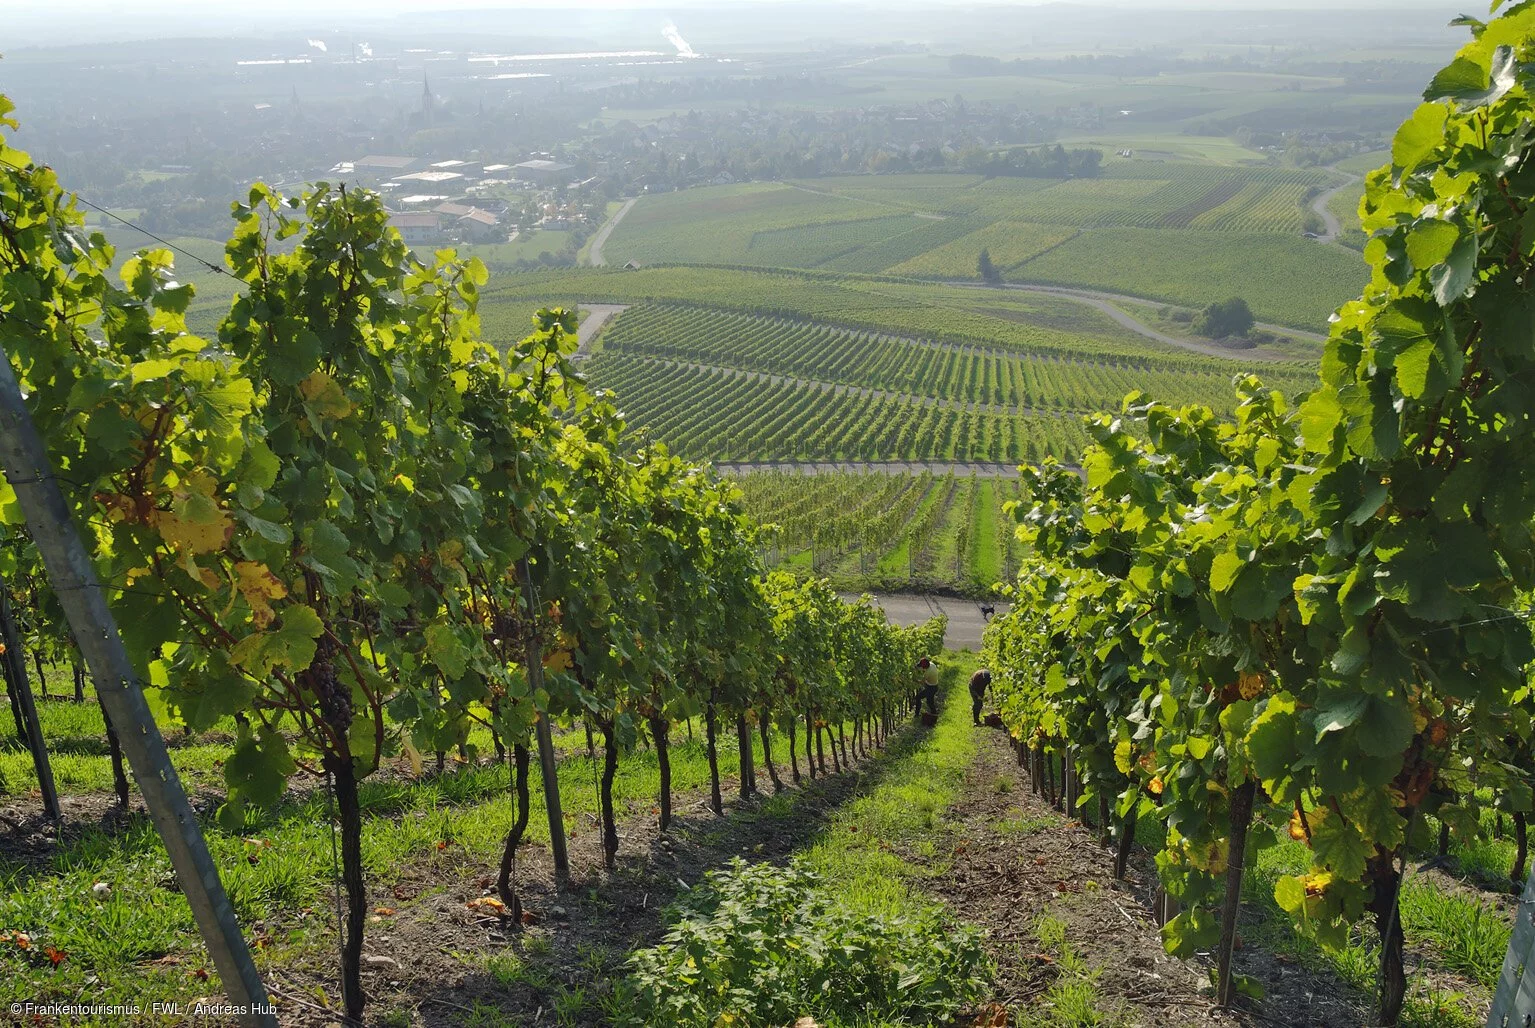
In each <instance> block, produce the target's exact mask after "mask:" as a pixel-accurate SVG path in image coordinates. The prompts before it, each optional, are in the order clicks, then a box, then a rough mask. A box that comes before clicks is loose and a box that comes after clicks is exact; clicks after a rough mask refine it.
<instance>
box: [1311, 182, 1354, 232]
mask: <svg viewBox="0 0 1535 1028" xmlns="http://www.w3.org/2000/svg"><path fill="white" fill-rule="evenodd" d="M1334 170H1337V169H1334ZM1343 174H1347V172H1344V173H1343ZM1358 181H1359V176H1358V175H1349V176H1348V178H1346V179H1344V180H1343V181H1342V182H1340V183H1338V184H1337V185H1335V186H1333V187H1332V188H1331V189H1329V190H1327V191H1326V192H1324V193H1320V194H1318V196H1317V198H1316V199H1315V200H1313V201H1312V202H1311V209H1312V210H1314V211H1316V212H1317V213H1318V214H1320V215H1321V216H1322V224H1324V225H1326V226H1327V231H1326V232H1324V233H1323V234H1322V235H1321V236H1319V237H1318V238H1317V242H1319V243H1333V242H1336V241H1337V239H1338V234H1339V233H1340V232H1342V231H1343V226H1342V225H1340V224H1339V223H1338V217H1337V215H1335V214H1333V212H1332V211H1330V210H1328V209H1327V202H1328V201H1329V200H1331V199H1332V198H1333V197H1335V196H1337V195H1338V194H1339V193H1341V192H1343V191H1344V190H1345V189H1347V188H1348V187H1349V186H1351V185H1353V184H1354V183H1355V182H1358Z"/></svg>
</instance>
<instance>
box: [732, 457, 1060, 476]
mask: <svg viewBox="0 0 1535 1028" xmlns="http://www.w3.org/2000/svg"><path fill="white" fill-rule="evenodd" d="M713 463H714V466H715V467H716V468H718V469H719V471H720V472H721V473H722V474H726V475H729V474H732V473H735V472H746V471H788V472H792V473H794V474H798V475H834V474H837V473H838V472H842V471H856V472H862V473H867V474H877V475H920V474H921V473H922V472H924V471H930V472H932V473H933V474H935V475H947V474H948V473H949V472H951V471H952V472H953V473H954V474H956V475H974V476H976V477H977V478H1017V477H1018V465H1016V464H992V463H986V462H984V461H944V460H887V461H856V460H828V461H792V460H728V461H719V460H717V461H714V462H713ZM1068 466H1070V465H1068Z"/></svg>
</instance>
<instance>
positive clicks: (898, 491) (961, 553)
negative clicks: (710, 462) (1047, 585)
mask: <svg viewBox="0 0 1535 1028" xmlns="http://www.w3.org/2000/svg"><path fill="white" fill-rule="evenodd" d="M735 481H736V484H737V485H738V486H740V488H741V490H742V492H743V494H744V496H745V504H746V509H747V511H748V512H749V513H750V514H751V515H752V516H753V517H754V518H756V519H757V520H758V521H759V522H762V523H764V524H770V525H773V526H775V530H774V531H773V532H771V533H770V534H769V535H768V537H767V539H766V540H765V542H764V546H763V549H764V555H765V556H766V558H767V559H768V561H769V563H770V564H773V565H774V566H777V567H782V568H784V569H785V570H790V571H795V572H797V573H803V574H812V573H813V574H816V575H821V576H825V577H828V578H830V579H831V580H832V581H833V582H834V583H835V584H836V585H837V586H838V587H839V588H841V589H844V590H848V591H861V590H865V589H869V590H901V589H922V590H930V589H942V590H953V591H955V592H960V593H964V594H966V595H976V596H980V595H987V594H989V593H990V592H991V591H992V588H993V586H995V584H996V583H998V582H1001V581H1005V580H1007V579H1010V578H1011V577H1013V576H1014V575H1015V574H1016V573H1017V569H1018V564H1019V558H1020V556H1021V554H1020V551H1019V543H1018V541H1017V539H1016V537H1015V535H1014V532H1013V530H1012V528H1013V525H1014V522H1013V521H1012V519H1011V518H1010V517H1008V516H1007V515H1006V513H1005V512H1004V511H1003V506H1002V505H1003V504H1004V503H1006V502H1007V501H1009V500H1015V499H1018V498H1019V491H1018V490H1019V487H1018V483H1017V482H1016V481H1013V480H1009V479H994V478H970V477H965V476H954V475H944V476H938V475H932V474H926V473H924V474H920V475H885V474H866V473H851V472H849V473H836V474H822V475H816V476H814V477H809V476H805V475H800V474H796V473H793V472H784V471H759V472H752V473H749V474H742V475H737V476H736V477H735Z"/></svg>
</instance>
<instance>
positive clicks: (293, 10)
mask: <svg viewBox="0 0 1535 1028" xmlns="http://www.w3.org/2000/svg"><path fill="white" fill-rule="evenodd" d="M758 2H760V0H672V2H666V0H663V2H659V3H658V2H657V0H532V2H522V3H517V2H508V0H438V2H433V0H324V2H323V3H319V4H317V3H314V2H313V0H262V3H261V4H260V8H259V10H260V12H261V18H262V20H268V19H269V18H270V16H271V15H273V14H303V15H307V16H310V17H315V16H317V15H318V16H320V17H326V16H332V15H352V16H355V15H365V16H366V15H380V14H385V15H387V14H398V13H401V12H405V11H431V10H438V11H448V10H454V9H460V10H461V9H465V8H475V9H487V8H492V9H494V8H499V9H506V10H515V9H517V8H542V9H548V8H551V7H582V8H597V9H601V8H621V9H622V8H628V9H633V8H639V9H649V10H669V9H687V8H690V7H709V8H712V9H714V10H719V9H721V8H726V7H730V6H732V5H734V4H746V3H753V4H755V3H758ZM779 2H791V3H792V2H799V3H808V2H813V0H779ZM888 2H889V0H880V2H879V3H877V4H876V5H882V4H883V3H888ZM985 2H986V0H979V2H977V0H897V3H899V5H900V6H903V7H919V6H940V5H945V4H954V3H963V4H965V5H966V6H981V5H982V4H984V3H985ZM990 2H991V3H994V4H997V5H998V6H1006V7H1023V6H1036V5H1038V4H1042V3H1055V2H1060V0H990ZM1073 2H1074V3H1079V4H1086V5H1089V6H1094V7H1129V8H1136V9H1139V10H1157V9H1159V8H1169V7H1179V8H1207V9H1211V10H1231V9H1233V8H1247V9H1259V10H1262V9H1275V8H1278V9H1295V8H1300V7H1308V8H1316V7H1325V8H1334V9H1336V8H1356V9H1357V8H1371V7H1379V8H1400V7H1420V8H1421V7H1430V8H1432V7H1443V6H1445V4H1444V3H1443V2H1442V0H1341V2H1340V0H1073ZM1452 6H1453V5H1452ZM1475 6H1480V5H1475ZM127 7H129V8H131V10H132V13H133V16H134V17H136V18H142V17H143V16H145V15H157V16H158V15H176V14H181V15H187V16H191V17H205V16H207V15H209V14H225V15H234V16H241V15H249V14H250V13H251V12H252V7H251V4H250V3H249V0H137V2H135V3H132V4H131V5H127ZM322 12H323V13H322ZM124 13H125V5H124V3H123V2H122V0H0V16H4V15H12V16H14V15H25V16H29V18H35V17H47V18H53V19H58V20H59V21H64V22H67V21H68V20H70V19H73V18H78V17H82V16H87V17H89V16H101V15H118V16H122V15H123V14H124ZM3 32H4V30H3V29H0V38H3Z"/></svg>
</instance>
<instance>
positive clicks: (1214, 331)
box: [1194, 296, 1253, 339]
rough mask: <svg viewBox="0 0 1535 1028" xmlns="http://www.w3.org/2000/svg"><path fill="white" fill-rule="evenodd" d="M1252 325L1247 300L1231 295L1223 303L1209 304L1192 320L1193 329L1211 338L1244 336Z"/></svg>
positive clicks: (1251, 315) (1251, 314)
mask: <svg viewBox="0 0 1535 1028" xmlns="http://www.w3.org/2000/svg"><path fill="white" fill-rule="evenodd" d="M1252 327H1253V312H1252V311H1251V310H1250V309H1248V306H1247V301H1246V300H1244V299H1242V298H1241V297H1240V296H1233V297H1232V298H1231V299H1229V300H1227V301H1225V302H1224V303H1212V304H1210V305H1209V306H1208V307H1206V308H1205V309H1204V310H1203V311H1201V312H1200V314H1199V318H1198V320H1196V321H1195V322H1194V330H1195V331H1197V332H1198V333H1199V334H1200V335H1205V336H1209V337H1210V338H1211V339H1225V338H1227V337H1228V336H1245V335H1246V334H1247V333H1248V332H1251V331H1252Z"/></svg>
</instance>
